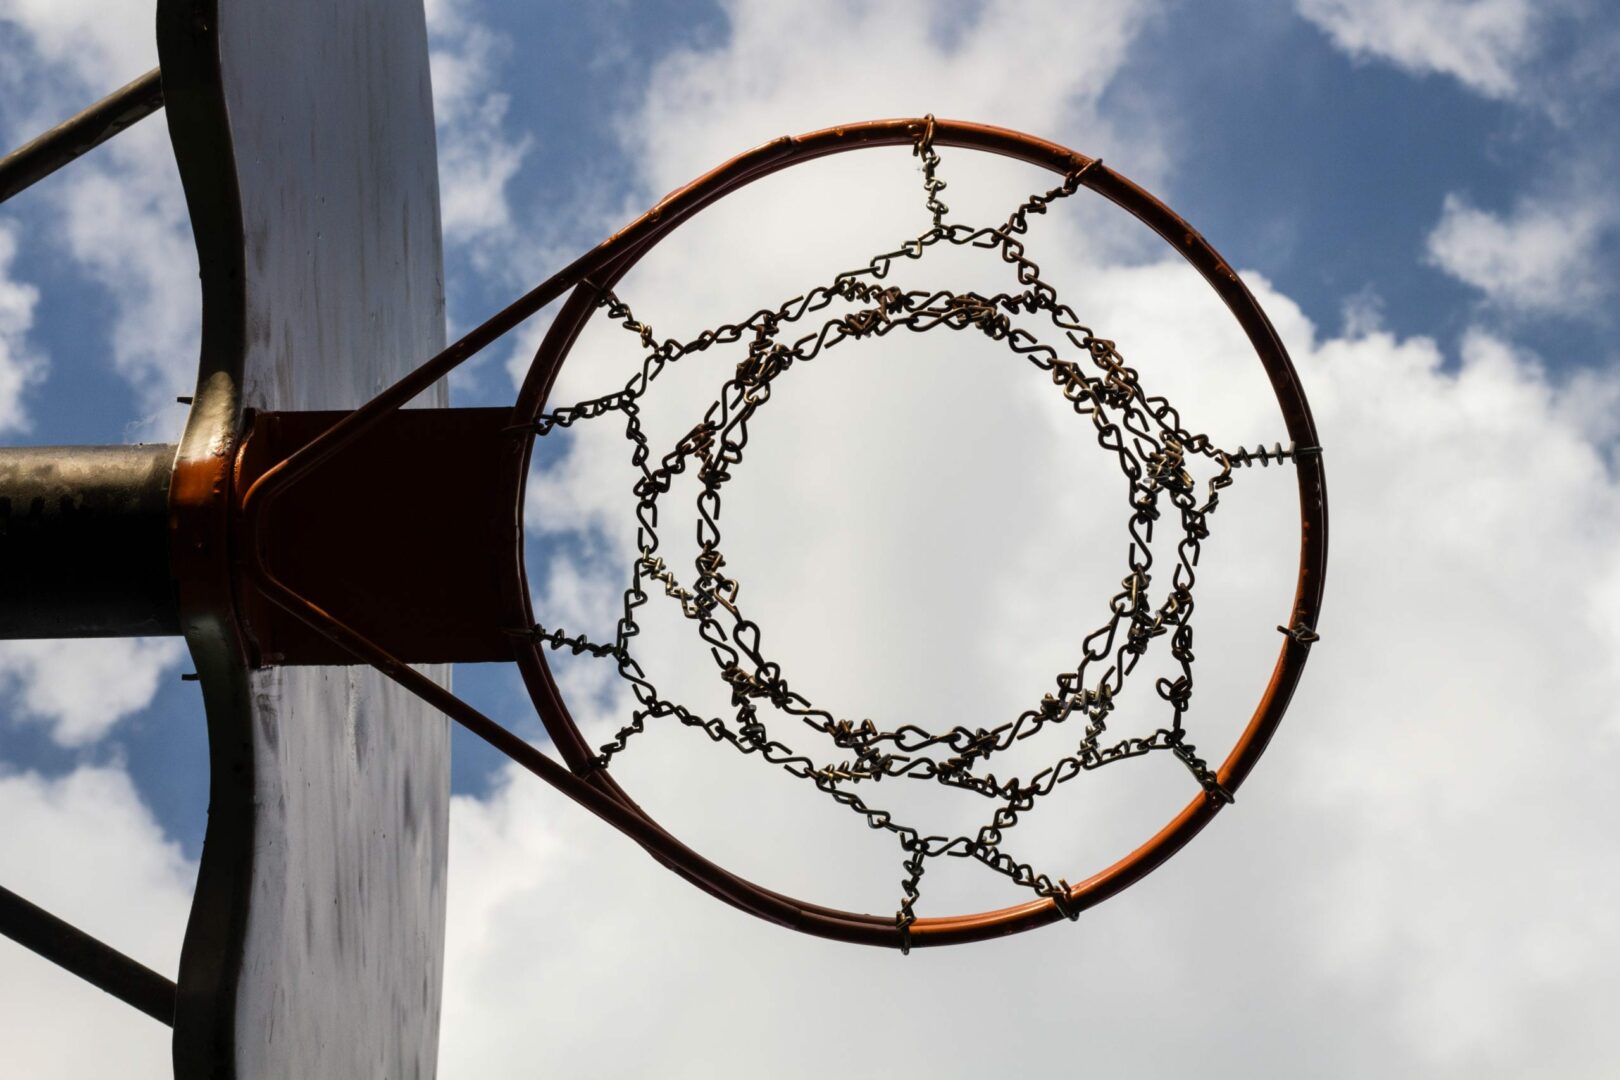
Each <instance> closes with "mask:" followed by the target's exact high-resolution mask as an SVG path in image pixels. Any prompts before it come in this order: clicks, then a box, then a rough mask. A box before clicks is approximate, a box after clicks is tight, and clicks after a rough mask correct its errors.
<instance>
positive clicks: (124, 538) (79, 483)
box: [0, 444, 180, 639]
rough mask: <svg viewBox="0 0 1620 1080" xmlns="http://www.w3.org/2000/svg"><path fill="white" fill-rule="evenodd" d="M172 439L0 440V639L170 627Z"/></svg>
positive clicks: (176, 620) (176, 621)
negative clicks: (91, 442) (141, 442)
mask: <svg viewBox="0 0 1620 1080" xmlns="http://www.w3.org/2000/svg"><path fill="white" fill-rule="evenodd" d="M174 454H175V448H174V447H173V446H168V445H158V444H152V445H145V446H28V447H7V448H3V449H0V639H14V638H78V637H137V636H141V635H147V634H178V633H179V632H180V612H179V605H178V600H177V598H176V592H175V585H174V575H173V572H172V571H171V569H170V557H169V478H170V476H171V475H172V474H173V472H174Z"/></svg>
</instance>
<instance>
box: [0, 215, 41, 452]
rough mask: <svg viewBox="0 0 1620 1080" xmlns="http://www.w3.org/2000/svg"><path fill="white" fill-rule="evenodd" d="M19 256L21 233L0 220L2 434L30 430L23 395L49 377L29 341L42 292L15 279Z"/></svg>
mask: <svg viewBox="0 0 1620 1080" xmlns="http://www.w3.org/2000/svg"><path fill="white" fill-rule="evenodd" d="M16 254H17V230H16V229H15V227H13V226H12V224H11V223H10V222H7V221H3V220H0V432H14V431H27V430H28V428H29V427H30V421H29V418H28V409H27V406H26V404H25V403H24V400H23V395H24V394H25V393H27V391H28V389H29V387H31V386H33V385H34V384H35V383H37V382H39V380H40V379H42V378H43V377H44V375H45V358H44V357H43V356H41V355H40V354H39V353H37V352H36V351H35V350H34V348H33V346H32V345H30V344H29V341H28V331H29V330H30V329H31V328H32V327H33V325H34V305H35V304H37V303H38V302H39V290H38V289H36V288H34V287H33V286H32V285H30V284H28V283H27V282H24V281H18V280H16V279H15V278H13V277H12V276H11V262H12V260H13V259H14V258H15V257H16Z"/></svg>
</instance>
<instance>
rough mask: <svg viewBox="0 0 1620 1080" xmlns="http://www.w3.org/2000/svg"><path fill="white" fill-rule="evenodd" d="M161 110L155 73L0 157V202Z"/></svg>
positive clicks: (137, 80)
mask: <svg viewBox="0 0 1620 1080" xmlns="http://www.w3.org/2000/svg"><path fill="white" fill-rule="evenodd" d="M162 107H163V82H162V79H161V78H160V77H159V75H158V69H157V68H153V69H152V70H151V71H148V72H147V73H146V74H145V75H142V76H141V77H140V78H138V79H136V80H135V81H134V82H132V83H130V84H129V85H128V86H126V87H124V88H123V89H121V90H117V91H114V92H113V93H112V94H109V95H108V96H107V97H104V98H102V99H101V100H100V101H98V102H96V103H95V104H94V105H92V106H90V107H89V108H88V109H86V110H84V111H83V112H81V113H80V114H79V115H78V116H75V117H73V118H72V119H71V120H64V121H63V122H62V123H60V124H57V125H56V126H55V127H53V128H51V130H49V131H47V132H45V134H43V135H41V136H39V137H38V138H37V139H34V140H33V141H32V142H29V143H26V144H24V145H22V146H19V147H18V148H17V149H15V150H13V151H12V152H11V153H9V154H7V155H6V156H5V157H4V158H0V203H3V202H5V201H6V200H7V199H9V198H11V197H12V196H13V195H15V194H17V192H19V191H22V190H23V189H25V188H27V187H30V186H32V185H33V184H36V183H38V182H39V181H41V180H43V179H45V178H46V177H47V176H49V175H51V173H53V172H55V171H56V170H57V169H60V168H61V167H62V166H64V165H66V164H67V163H68V162H70V161H73V160H75V159H76V158H78V157H80V156H82V155H84V154H87V153H89V152H90V151H91V150H94V149H95V148H96V147H98V146H100V145H101V144H102V143H104V142H106V141H107V140H108V139H110V138H112V137H113V136H114V135H117V134H118V133H119V132H120V131H123V130H124V129H125V128H127V127H129V126H130V125H132V124H135V123H137V122H139V121H141V120H144V119H146V118H147V117H148V116H151V115H152V114H153V113H155V112H157V111H158V110H159V109H161V108H162Z"/></svg>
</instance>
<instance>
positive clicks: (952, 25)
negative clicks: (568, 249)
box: [625, 0, 1163, 196]
mask: <svg viewBox="0 0 1620 1080" xmlns="http://www.w3.org/2000/svg"><path fill="white" fill-rule="evenodd" d="M726 8H727V13H728V15H729V17H730V36H729V39H728V40H727V41H726V43H725V45H724V46H723V47H721V48H706V47H697V48H690V49H685V50H676V51H674V52H672V53H670V54H669V55H668V56H666V57H665V58H663V59H662V60H660V61H659V64H658V67H657V70H656V72H655V74H654V77H653V81H652V85H651V86H650V87H649V89H648V91H647V94H646V98H645V102H644V107H643V108H642V109H641V110H640V111H639V112H637V113H636V114H635V115H634V116H633V117H632V118H630V119H629V120H627V121H626V123H625V132H626V144H627V146H630V147H632V148H634V150H635V155H636V158H637V160H638V161H639V162H640V163H641V166H642V168H643V170H644V172H645V180H644V183H645V184H646V185H647V193H649V194H651V195H654V196H656V195H659V194H662V193H663V192H664V191H665V190H667V189H668V188H670V187H673V186H674V185H676V184H681V183H685V182H686V181H688V180H690V179H692V178H693V177H695V176H698V175H700V174H701V173H702V172H704V171H706V170H707V169H709V168H712V167H713V166H715V165H717V164H719V163H720V162H722V161H724V160H725V159H727V158H729V157H731V156H732V155H733V154H735V153H737V152H739V151H740V150H742V149H745V148H747V147H749V146H752V145H755V144H757V143H760V142H763V141H765V140H767V139H771V138H775V137H777V136H779V135H790V134H798V133H800V132H803V131H811V130H815V129H818V128H824V127H830V126H832V125H834V124H839V123H848V122H853V121H857V120H873V119H881V118H884V117H891V116H921V115H923V114H925V113H930V112H931V113H934V114H935V115H937V116H946V117H951V118H954V119H962V120H979V121H982V122H986V123H994V124H1000V125H1002V126H1005V127H1014V128H1020V129H1022V130H1025V131H1036V132H1041V133H1043V134H1045V135H1047V136H1048V137H1050V138H1053V139H1056V140H1058V141H1060V142H1061V141H1064V140H1065V139H1068V140H1070V141H1071V143H1072V144H1073V145H1075V148H1076V149H1079V150H1083V151H1084V152H1086V153H1090V154H1101V155H1103V156H1105V157H1110V158H1115V157H1117V158H1118V160H1119V163H1120V166H1121V167H1122V168H1124V169H1126V170H1127V171H1129V172H1130V173H1131V174H1132V175H1133V176H1137V177H1142V178H1148V177H1150V176H1151V175H1153V174H1154V173H1156V172H1157V171H1158V170H1159V168H1160V167H1161V165H1162V160H1163V159H1162V149H1161V148H1160V147H1159V146H1158V145H1157V143H1156V139H1155V135H1156V133H1154V132H1152V131H1140V130H1138V131H1127V130H1119V129H1116V128H1114V126H1113V125H1112V124H1110V123H1109V119H1108V117H1107V116H1106V115H1104V114H1102V113H1101V111H1100V110H1099V109H1098V108H1097V102H1098V99H1099V98H1100V97H1101V95H1102V92H1103V91H1104V89H1106V88H1107V87H1108V85H1109V84H1110V82H1111V81H1112V80H1113V78H1114V76H1115V75H1116V74H1117V73H1118V71H1119V70H1120V67H1121V66H1122V65H1123V64H1125V63H1127V62H1128V52H1129V49H1130V46H1131V44H1132V42H1133V40H1134V39H1135V38H1136V36H1137V34H1138V33H1139V32H1140V31H1141V29H1142V27H1143V26H1144V25H1145V24H1146V23H1147V22H1148V21H1149V20H1150V19H1152V18H1153V17H1155V16H1156V14H1157V13H1158V12H1159V11H1160V9H1161V5H1159V4H1156V3H1147V4H1140V3H1139V4H1125V3H1114V2H1106V0H1102V2H1091V3H1080V4H1076V3H1055V2H1047V3H1034V4H1032V3H1027V2H1015V0H987V2H985V3H981V4H975V5H964V4H950V5H942V4H931V3H925V2H922V0H904V2H900V3H889V4H869V3H862V2H859V0H833V2H831V3H822V4H817V5H801V4H780V3H749V2H742V0H736V2H732V3H729V4H727V5H726Z"/></svg>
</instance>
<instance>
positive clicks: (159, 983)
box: [0, 887, 175, 1027]
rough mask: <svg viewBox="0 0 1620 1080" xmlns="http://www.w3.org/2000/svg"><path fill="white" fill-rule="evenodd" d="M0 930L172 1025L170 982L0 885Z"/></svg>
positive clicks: (53, 961)
mask: <svg viewBox="0 0 1620 1080" xmlns="http://www.w3.org/2000/svg"><path fill="white" fill-rule="evenodd" d="M0 934H4V935H5V936H6V937H8V938H10V939H11V940H13V941H15V942H16V943H17V944H19V945H21V946H23V947H24V948H26V949H32V950H33V951H34V952H36V953H38V954H39V955H41V956H43V957H44V958H45V959H47V960H49V961H50V962H51V963H53V964H55V965H56V966H58V967H60V968H64V969H65V970H67V971H71V972H73V974H75V975H77V976H78V977H79V978H81V979H83V980H84V981H85V982H87V983H89V984H90V985H92V986H94V987H96V988H97V989H100V990H105V991H106V992H107V993H109V994H111V995H112V996H113V997H115V998H117V999H118V1000H119V1001H122V1002H123V1003H124V1004H126V1005H132V1006H134V1007H135V1008H137V1009H139V1010H141V1012H143V1013H145V1014H146V1015H147V1016H150V1017H151V1018H152V1019H154V1020H157V1021H160V1022H162V1023H165V1024H168V1025H169V1026H170V1027H173V1026H174V993H175V990H174V983H172V982H170V981H169V980H168V979H165V978H164V977H163V976H162V975H159V974H158V973H157V972H155V971H153V970H152V969H151V968H149V967H147V966H146V965H144V964H140V963H137V962H136V961H134V960H131V959H130V958H129V957H127V956H125V955H124V954H123V953H121V952H119V951H118V950H117V949H115V948H113V947H112V946H110V945H106V944H104V943H102V942H100V941H97V940H96V939H95V938H93V937H91V936H90V935H89V934H86V933H85V932H84V931H83V930H80V929H79V928H78V927H76V926H73V925H71V924H70V923H65V922H63V921H62V920H61V919H58V918H57V917H56V916H55V915H52V914H51V913H50V912H48V911H46V910H45V909H44V908H41V907H36V906H35V905H33V904H30V903H29V902H28V901H27V900H24V899H23V898H22V897H20V896H18V895H17V894H16V893H14V892H12V891H11V890H9V889H6V888H4V887H0Z"/></svg>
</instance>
